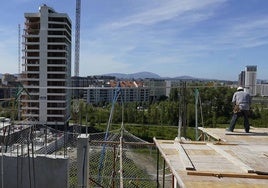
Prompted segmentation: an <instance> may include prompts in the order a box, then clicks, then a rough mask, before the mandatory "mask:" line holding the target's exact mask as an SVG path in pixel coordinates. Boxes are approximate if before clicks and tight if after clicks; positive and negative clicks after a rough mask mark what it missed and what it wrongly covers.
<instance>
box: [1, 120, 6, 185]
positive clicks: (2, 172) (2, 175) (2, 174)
mask: <svg viewBox="0 0 268 188" xmlns="http://www.w3.org/2000/svg"><path fill="white" fill-rule="evenodd" d="M2 121H3V129H2V137H3V139H2V146H1V153H2V160H1V177H2V185H1V187H2V188H4V151H3V149H4V127H5V119H3V120H2Z"/></svg>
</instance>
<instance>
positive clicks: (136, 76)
mask: <svg viewBox="0 0 268 188" xmlns="http://www.w3.org/2000/svg"><path fill="white" fill-rule="evenodd" d="M104 76H114V77H116V78H118V79H146V78H154V79H168V80H169V79H170V80H173V79H178V80H207V79H201V78H194V77H192V76H177V77H172V78H171V77H161V76H159V75H158V74H155V73H152V72H137V73H132V74H123V73H109V74H104Z"/></svg>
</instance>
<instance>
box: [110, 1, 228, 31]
mask: <svg viewBox="0 0 268 188" xmlns="http://www.w3.org/2000/svg"><path fill="white" fill-rule="evenodd" d="M224 2H225V0H220V1H215V0H202V1H200V0H169V1H166V0H165V1H161V3H158V4H157V6H148V7H147V9H146V10H143V11H142V12H138V13H136V14H135V15H130V16H128V17H126V18H124V19H121V20H118V21H114V22H112V23H109V24H107V25H106V28H110V29H118V28H122V27H127V26H131V25H136V24H141V25H152V24H156V23H159V22H162V21H166V20H171V19H174V18H176V19H177V20H180V21H183V22H184V23H195V22H198V21H201V20H204V19H207V18H209V17H210V16H211V15H212V12H213V10H214V8H216V7H217V6H218V5H221V4H222V3H224Z"/></svg>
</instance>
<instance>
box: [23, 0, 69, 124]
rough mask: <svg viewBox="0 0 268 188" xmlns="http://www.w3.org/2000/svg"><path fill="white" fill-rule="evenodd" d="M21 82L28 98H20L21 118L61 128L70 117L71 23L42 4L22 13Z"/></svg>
mask: <svg viewBox="0 0 268 188" xmlns="http://www.w3.org/2000/svg"><path fill="white" fill-rule="evenodd" d="M24 16H25V27H24V34H23V38H24V41H23V53H24V56H23V64H22V65H23V72H22V76H21V81H22V83H23V86H24V88H25V89H26V90H27V91H28V93H29V95H30V96H27V95H26V94H24V95H23V96H22V98H21V105H22V108H21V109H22V111H21V115H22V118H24V119H29V120H30V121H34V122H35V123H36V124H47V125H52V126H53V125H56V126H62V125H67V124H68V121H69V118H70V101H71V91H70V88H69V87H70V84H71V42H72V25H71V20H70V18H69V17H68V15H67V14H65V13H57V12H55V10H53V9H52V8H50V7H48V6H46V5H42V6H40V7H39V12H37V13H25V14H24Z"/></svg>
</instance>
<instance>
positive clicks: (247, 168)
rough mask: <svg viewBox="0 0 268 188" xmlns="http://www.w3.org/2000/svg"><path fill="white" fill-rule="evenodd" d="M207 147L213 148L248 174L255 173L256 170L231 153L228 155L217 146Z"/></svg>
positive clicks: (210, 145)
mask: <svg viewBox="0 0 268 188" xmlns="http://www.w3.org/2000/svg"><path fill="white" fill-rule="evenodd" d="M207 145H208V146H209V147H211V148H212V149H214V150H215V151H216V152H218V153H219V154H221V155H222V156H223V157H225V158H227V159H228V160H229V161H231V162H232V163H233V164H234V165H236V166H238V167H239V168H240V169H242V170H243V171H245V172H247V173H253V172H254V169H252V168H251V167H249V166H247V165H246V164H245V163H243V162H242V161H240V160H239V159H237V158H235V157H233V156H232V155H230V154H229V153H227V152H226V151H224V150H223V149H221V148H220V147H219V146H216V145H214V144H212V143H207Z"/></svg>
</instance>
